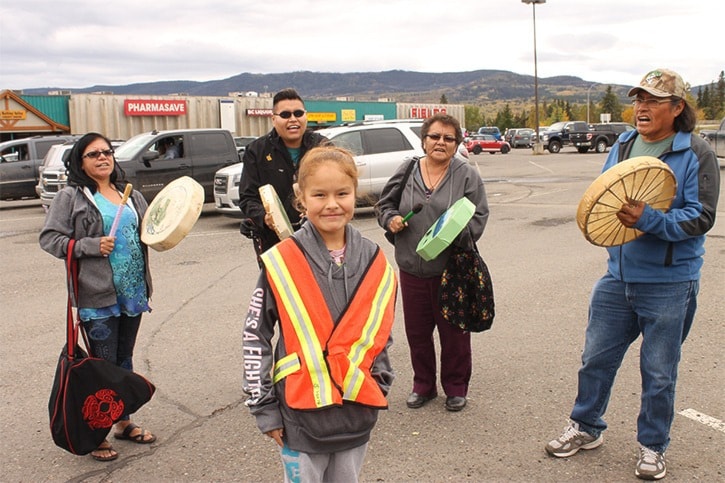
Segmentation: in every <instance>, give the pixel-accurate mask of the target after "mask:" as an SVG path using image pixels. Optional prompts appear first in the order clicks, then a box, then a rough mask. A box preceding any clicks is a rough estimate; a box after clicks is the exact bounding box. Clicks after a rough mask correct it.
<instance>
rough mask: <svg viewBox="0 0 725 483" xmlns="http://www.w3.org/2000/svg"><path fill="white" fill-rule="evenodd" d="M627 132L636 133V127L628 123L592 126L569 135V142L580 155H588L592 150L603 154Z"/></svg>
mask: <svg viewBox="0 0 725 483" xmlns="http://www.w3.org/2000/svg"><path fill="white" fill-rule="evenodd" d="M627 131H634V126H632V125H631V124H627V123H626V122H608V123H603V124H590V125H589V126H588V129H587V130H585V131H572V132H571V133H569V140H570V141H571V144H572V146H574V147H575V148H576V149H577V151H579V152H580V153H586V152H587V151H589V150H590V149H593V150H595V151H596V152H598V153H603V152H605V151H606V150H607V148H609V147H611V146H612V144H614V142H615V141H616V140H617V138H618V137H619V135H620V134H622V133H624V132H627Z"/></svg>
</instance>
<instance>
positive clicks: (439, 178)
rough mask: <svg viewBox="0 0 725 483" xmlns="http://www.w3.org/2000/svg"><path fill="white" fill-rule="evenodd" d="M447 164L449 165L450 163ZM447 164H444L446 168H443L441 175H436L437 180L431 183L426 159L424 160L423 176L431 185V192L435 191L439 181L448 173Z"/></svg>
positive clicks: (431, 179)
mask: <svg viewBox="0 0 725 483" xmlns="http://www.w3.org/2000/svg"><path fill="white" fill-rule="evenodd" d="M448 164H450V162H449V163H448ZM448 164H446V167H445V168H443V171H442V172H441V174H440V175H438V178H437V179H436V180H435V182H433V178H432V177H431V175H430V170H429V169H428V158H426V160H425V174H426V176H427V177H428V182H429V183H430V184H431V185H430V191H431V192H432V191H433V190H435V189H436V186H438V184H439V183H440V182H441V180H442V179H443V177H444V176H445V175H446V171H448Z"/></svg>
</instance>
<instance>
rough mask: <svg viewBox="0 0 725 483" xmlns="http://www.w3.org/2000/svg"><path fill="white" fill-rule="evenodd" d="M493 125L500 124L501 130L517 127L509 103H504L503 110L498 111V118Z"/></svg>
mask: <svg viewBox="0 0 725 483" xmlns="http://www.w3.org/2000/svg"><path fill="white" fill-rule="evenodd" d="M493 125H494V126H498V128H499V129H500V130H501V132H505V131H506V129H509V128H512V127H515V125H514V118H513V114H512V113H511V107H509V105H508V103H506V105H504V108H503V110H502V111H498V114H496V120H495V121H494V124H493Z"/></svg>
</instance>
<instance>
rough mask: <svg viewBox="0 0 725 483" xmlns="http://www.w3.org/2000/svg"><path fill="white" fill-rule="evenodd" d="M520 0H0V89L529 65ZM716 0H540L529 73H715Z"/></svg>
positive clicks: (695, 79) (522, 68)
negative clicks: (294, 73)
mask: <svg viewBox="0 0 725 483" xmlns="http://www.w3.org/2000/svg"><path fill="white" fill-rule="evenodd" d="M532 10H533V9H532V6H531V5H525V4H523V3H522V2H521V0H443V1H432V0H294V1H293V0H254V1H251V0H225V1H219V0H196V1H193V2H192V1H188V0H177V1H173V0H121V1H115V0H107V1H98V0H64V1H57V0H54V1H49V0H48V1H46V0H0V89H24V88H36V87H62V88H71V89H72V88H81V87H90V86H93V85H125V84H132V83H138V82H155V81H162V80H195V81H206V80H217V79H224V78H227V77H231V76H234V75H236V74H239V73H242V72H252V73H263V74H264V73H280V72H291V71H300V70H307V71H314V72H380V71H386V70H393V69H402V70H410V71H416V72H463V71H472V70H479V69H497V70H506V71H512V72H516V73H519V74H528V75H533V73H534V35H533V12H532ZM722 31H723V14H722V2H721V0H699V1H696V2H684V1H682V0H548V1H547V3H546V4H543V5H539V6H537V7H536V40H537V53H538V74H539V77H551V76H557V75H573V76H577V77H581V78H582V79H584V80H588V81H592V82H596V83H603V84H606V83H615V84H625V85H633V84H637V83H638V82H639V80H640V78H641V77H642V75H643V74H645V73H646V72H647V71H649V70H650V69H651V68H655V67H668V68H671V69H674V70H676V71H678V72H679V73H680V74H682V76H683V78H684V79H685V81H686V82H689V83H690V84H691V85H700V84H705V83H710V82H712V81H715V80H717V76H718V74H719V72H720V71H721V70H723V69H725V56H723V44H724V43H725V36H723V34H722Z"/></svg>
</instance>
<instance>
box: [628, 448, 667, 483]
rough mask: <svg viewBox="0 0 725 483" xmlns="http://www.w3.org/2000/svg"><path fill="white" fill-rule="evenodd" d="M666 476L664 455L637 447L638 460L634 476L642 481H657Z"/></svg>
mask: <svg viewBox="0 0 725 483" xmlns="http://www.w3.org/2000/svg"><path fill="white" fill-rule="evenodd" d="M666 474H667V465H666V464H665V454H664V453H658V452H657V451H654V450H651V449H649V448H648V447H646V446H642V445H640V446H639V460H638V461H637V467H636V468H635V470H634V475H635V476H636V477H637V478H640V479H642V480H659V479H662V478H664V477H665V475H666Z"/></svg>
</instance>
